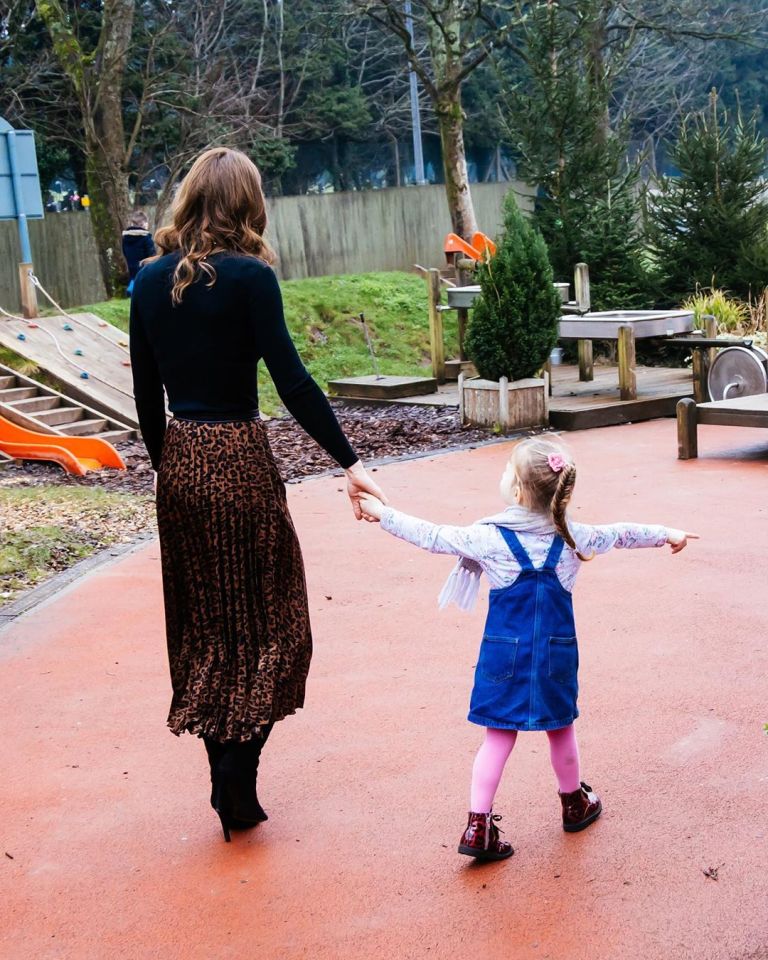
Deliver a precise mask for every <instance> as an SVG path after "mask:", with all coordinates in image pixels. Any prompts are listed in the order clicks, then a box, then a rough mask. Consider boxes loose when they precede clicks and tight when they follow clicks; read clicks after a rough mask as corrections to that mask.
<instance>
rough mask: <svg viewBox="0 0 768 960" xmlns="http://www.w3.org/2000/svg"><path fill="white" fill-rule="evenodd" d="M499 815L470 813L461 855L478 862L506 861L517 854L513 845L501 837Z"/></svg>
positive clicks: (460, 850)
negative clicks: (498, 823)
mask: <svg viewBox="0 0 768 960" xmlns="http://www.w3.org/2000/svg"><path fill="white" fill-rule="evenodd" d="M499 820H501V817H500V816H499V815H498V814H497V813H472V811H470V813H469V819H468V820H467V829H466V830H465V831H464V833H463V834H462V837H461V840H460V841H459V853H463V854H465V855H466V856H468V857H475V858H476V859H477V860H506V859H507V857H511V856H512V854H513V853H514V852H515V851H514V850H513V849H512V844H511V843H507V841H506V840H502V839H501V838H500V837H499V828H498V827H497V826H496V823H497V822H498V821H499Z"/></svg>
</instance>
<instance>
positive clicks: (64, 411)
mask: <svg viewBox="0 0 768 960" xmlns="http://www.w3.org/2000/svg"><path fill="white" fill-rule="evenodd" d="M83 416H84V413H83V408H82V407H54V408H53V409H52V410H40V411H39V412H38V413H36V414H35V416H34V419H35V420H39V421H40V422H41V423H47V424H48V426H49V427H58V426H59V425H60V424H62V423H74V422H75V421H77V420H82V419H83Z"/></svg>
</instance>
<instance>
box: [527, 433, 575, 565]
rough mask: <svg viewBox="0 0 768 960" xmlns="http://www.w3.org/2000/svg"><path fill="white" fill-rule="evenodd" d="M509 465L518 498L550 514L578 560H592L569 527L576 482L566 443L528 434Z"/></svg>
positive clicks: (541, 511)
mask: <svg viewBox="0 0 768 960" xmlns="http://www.w3.org/2000/svg"><path fill="white" fill-rule="evenodd" d="M550 457H557V458H559V460H560V462H561V463H562V464H563V465H562V466H561V467H560V469H559V470H555V469H553V467H552V466H550ZM512 465H513V467H514V469H515V473H516V474H517V479H518V482H519V485H520V502H521V504H522V505H523V506H524V507H528V509H529V510H533V511H535V512H536V513H543V514H549V515H550V516H551V517H552V522H553V523H554V525H555V530H556V531H557V532H558V533H559V534H560V536H561V537H562V538H563V540H565V542H566V543H567V544H568V546H569V547H571V549H572V550H574V551H575V553H576V556H577V557H578V558H579V560H591V559H592V556H589V557H585V556H584V555H583V554H582V553H580V552H579V550H578V548H577V546H576V542H575V540H574V539H573V534H572V533H571V531H570V529H569V527H568V518H567V516H566V511H567V508H568V504H569V503H570V500H571V496H572V494H573V488H574V485H575V483H576V466H575V464H574V463H573V462H572V460H571V457H570V455H569V454H568V452H567V450H566V449H565V447H563V446H561V445H560V444H559V443H554V442H553V441H552V440H546V439H544V438H540V437H531V438H529V439H528V440H521V441H520V443H518V445H517V446H516V447H515V449H514V451H513V453H512Z"/></svg>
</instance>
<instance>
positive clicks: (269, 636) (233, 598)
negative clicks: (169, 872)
mask: <svg viewBox="0 0 768 960" xmlns="http://www.w3.org/2000/svg"><path fill="white" fill-rule="evenodd" d="M266 222H267V218H266V213H265V207H264V195H263V193H262V189H261V179H260V176H259V172H258V170H257V169H256V167H255V166H254V165H253V164H252V163H251V161H250V160H249V159H248V158H247V157H246V156H245V155H244V154H242V153H239V152H238V151H236V150H229V149H226V148H215V149H213V150H208V151H207V152H206V153H204V154H202V155H201V156H200V157H198V159H197V160H196V161H195V163H194V164H193V166H192V169H191V170H190V172H189V174H188V175H187V177H186V178H185V180H184V182H183V183H182V185H181V188H180V190H179V193H178V195H177V197H176V201H175V203H174V207H173V222H172V225H171V226H169V227H165V228H163V229H161V230H159V231H158V233H157V236H156V240H157V245H158V248H159V251H160V252H159V253H158V255H157V256H156V257H154V258H153V259H152V260H150V261H149V262H148V263H147V264H146V265H145V266H144V267H143V269H142V270H141V271H140V273H139V274H138V276H137V278H136V283H135V287H134V292H133V298H132V301H131V327H130V332H131V364H132V368H133V382H134V393H135V397H136V409H137V411H138V416H139V425H140V427H141V432H142V435H143V437H144V442H145V444H146V446H147V450H148V452H149V456H150V458H151V460H152V465H153V467H154V468H155V470H156V471H157V472H158V479H157V519H158V528H159V533H160V547H161V557H162V573H163V593H164V600H165V617H166V632H167V639H168V657H169V661H170V669H171V681H172V686H173V699H172V702H171V709H170V714H169V717H168V725H169V727H170V728H171V730H172V731H173V733H175V734H177V735H178V734H181V733H182V732H183V731H185V730H187V731H189V732H190V733H193V734H197V735H198V736H200V737H202V738H203V740H204V741H205V746H206V750H207V752H208V758H209V762H210V767H211V783H212V788H213V789H212V794H211V803H212V805H213V807H214V809H215V810H216V812H217V813H218V814H219V817H220V818H221V824H222V828H223V831H224V837H225V839H226V840H227V841H228V840H229V839H230V836H229V831H230V829H231V828H244V827H250V826H254V825H255V824H257V823H259V822H260V821H262V820H266V819H267V815H266V813H265V812H264V810H263V809H262V807H261V806H260V804H259V802H258V799H257V796H256V771H257V768H258V763H259V755H260V753H261V748H262V747H263V746H264V743H265V741H266V739H267V737H268V736H269V733H270V731H271V729H272V726H273V724H274V723H276V722H277V721H279V720H282V719H283V718H284V717H286V716H288V715H289V714H291V713H294V712H295V711H296V710H297V709H299V708H300V707H301V706H302V705H303V702H304V686H305V681H306V677H307V671H308V669H309V661H310V657H311V653H312V639H311V634H310V625H309V614H308V607H307V592H306V585H305V581H304V568H303V564H302V558H301V551H300V548H299V544H298V540H297V539H296V533H295V531H294V528H293V524H292V522H291V517H290V514H289V512H288V506H287V503H286V497H285V489H284V486H283V482H282V480H281V478H280V474H279V472H278V469H277V466H276V464H275V460H274V458H273V456H272V452H271V450H270V448H269V443H268V441H267V435H266V431H265V429H264V426H263V424H262V422H261V420H260V418H259V410H258V391H257V380H256V365H257V363H258V361H259V360H260V359H262V358H263V359H264V361H265V363H266V365H267V368H268V370H269V372H270V373H271V375H272V378H273V380H274V382H275V385H276V387H277V390H278V392H279V394H280V397H281V399H282V401H283V403H284V404H285V406H286V407H287V408H288V410H289V411H290V413H292V414H293V416H295V417H296V419H297V420H298V421H299V423H300V424H301V425H302V427H303V428H304V429H305V430H306V431H307V433H308V434H309V435H310V436H311V437H313V438H314V440H316V441H317V442H318V443H319V444H320V445H321V446H322V447H323V448H324V449H325V450H326V451H327V452H328V453H329V454H330V455H331V456H332V457H333V458H334V459H335V460H336V461H337V462H338V463H339V465H340V466H341V467H343V468H344V469H345V470H346V474H347V490H348V493H349V496H350V498H351V500H352V505H353V509H354V513H355V516H356V517H357V518H358V519H360V517H361V511H360V506H359V498H360V496H361V495H362V494H363V493H366V492H371V493H373V494H374V495H380V494H379V493H378V492H377V490H378V488H377V486H376V484H375V483H374V482H373V481H372V480H371V479H370V478H369V477H368V475H367V474H366V472H365V470H364V468H363V466H362V464H361V463H360V461H359V460H358V458H357V456H356V454H355V453H354V451H353V450H352V448H351V446H350V445H349V443H348V442H347V439H346V437H345V436H344V434H343V433H342V430H341V428H340V426H339V424H338V422H337V421H336V418H335V416H334V414H333V411H332V409H331V407H330V404H329V403H328V401H327V400H326V398H325V396H324V394H323V393H322V391H321V390H320V389H319V387H318V386H317V384H316V383H315V382H314V380H313V379H312V378H311V376H310V375H309V373H308V372H307V371H306V369H305V368H304V366H303V364H302V362H301V360H300V359H299V356H298V354H297V353H296V349H295V347H294V345H293V342H292V341H291V338H290V336H289V334H288V331H287V329H286V325H285V320H284V318H283V307H282V301H281V297H280V289H279V287H278V283H277V279H276V277H275V274H274V273H273V271H272V269H271V268H270V266H269V263H270V262H271V261H272V260H273V254H272V251H271V250H270V248H269V246H268V245H267V243H266V241H265V240H264V230H265V227H266ZM163 388H165V391H166V393H167V396H168V405H169V407H170V410H171V413H172V414H173V417H172V419H171V420H170V422H169V423H167V422H166V414H165V402H164V397H163Z"/></svg>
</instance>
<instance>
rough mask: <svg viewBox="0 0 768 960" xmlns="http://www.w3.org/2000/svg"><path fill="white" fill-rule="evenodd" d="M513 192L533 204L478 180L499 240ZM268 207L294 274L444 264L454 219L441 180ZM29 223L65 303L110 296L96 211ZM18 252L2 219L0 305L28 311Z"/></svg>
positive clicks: (281, 262) (49, 281) (284, 264)
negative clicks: (21, 303)
mask: <svg viewBox="0 0 768 960" xmlns="http://www.w3.org/2000/svg"><path fill="white" fill-rule="evenodd" d="M510 189H512V190H514V191H515V194H516V196H517V197H518V202H519V203H520V205H521V207H522V208H523V209H524V210H526V211H527V210H530V208H531V204H532V197H531V190H530V188H528V187H526V186H525V185H523V184H521V183H517V182H515V183H476V184H472V198H473V200H474V204H475V211H476V214H477V221H478V224H479V226H480V229H481V230H482V231H483V232H485V233H487V234H489V235H490V236H494V235H496V234H497V233H498V230H499V226H500V224H501V205H502V201H503V199H504V196H505V194H506V193H507V192H508V191H509V190H510ZM268 210H269V217H270V225H269V229H268V237H269V240H270V242H271V243H272V244H273V246H274V247H275V249H276V250H277V253H278V258H279V259H278V263H277V265H276V266H277V271H278V273H279V274H280V276H281V277H283V278H284V279H286V280H287V279H291V278H295V277H316V276H326V275H328V274H337V273H364V272H368V271H375V270H410V269H412V267H413V265H414V263H420V264H422V265H423V266H440V265H442V264H443V263H444V255H443V239H444V237H445V234H446V233H448V232H449V231H450V218H449V216H448V210H447V207H446V201H445V190H444V188H443V187H442V186H427V187H399V188H393V189H389V190H369V191H364V192H360V193H335V194H333V193H331V194H322V195H319V196H301V197H278V198H275V199H273V200H270V201H269V204H268ZM29 227H30V240H31V244H32V256H33V260H34V264H35V272H36V273H37V275H38V276H39V277H40V280H41V282H42V283H43V285H44V286H45V287H46V289H47V290H48V291H49V292H50V293H51V295H52V296H53V297H55V299H56V300H58V301H59V303H61V305H62V306H65V307H70V306H78V305H81V304H88V303H96V302H98V301H99V300H103V299H104V297H105V292H104V285H103V283H102V280H101V274H100V271H99V264H98V257H97V252H96V243H95V241H94V237H93V231H92V229H91V222H90V218H89V215H88V214H87V213H85V212H76V213H59V214H56V213H53V214H47V215H46V217H45V220H33V221H30V224H29ZM19 258H20V253H19V246H18V238H17V231H16V224H15V223H14V222H13V221H2V222H0V306H2V307H4V308H5V309H6V310H11V311H13V310H16V309H18V307H19V283H18V271H17V265H18V262H19ZM40 299H41V306H42V305H44V304H43V303H42V298H40Z"/></svg>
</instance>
